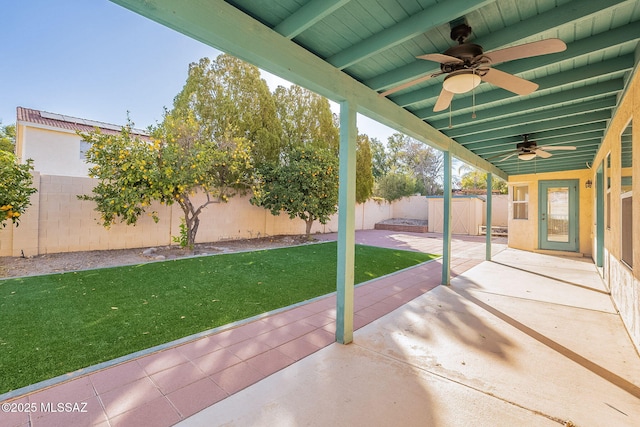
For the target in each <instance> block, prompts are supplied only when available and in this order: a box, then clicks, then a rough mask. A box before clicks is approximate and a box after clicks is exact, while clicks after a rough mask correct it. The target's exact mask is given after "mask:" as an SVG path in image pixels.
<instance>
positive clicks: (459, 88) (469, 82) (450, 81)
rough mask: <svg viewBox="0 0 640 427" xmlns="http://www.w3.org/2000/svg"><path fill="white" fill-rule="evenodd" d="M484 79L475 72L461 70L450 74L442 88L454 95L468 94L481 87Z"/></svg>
mask: <svg viewBox="0 0 640 427" xmlns="http://www.w3.org/2000/svg"><path fill="white" fill-rule="evenodd" d="M480 82H482V79H481V78H480V76H479V75H477V74H476V73H475V71H473V70H461V71H456V72H453V73H451V74H449V75H448V76H447V77H446V78H445V79H444V82H443V83H442V87H443V88H444V89H445V90H447V91H449V92H452V93H458V94H460V93H466V92H469V91H472V90H473V89H475V88H476V87H478V85H480Z"/></svg>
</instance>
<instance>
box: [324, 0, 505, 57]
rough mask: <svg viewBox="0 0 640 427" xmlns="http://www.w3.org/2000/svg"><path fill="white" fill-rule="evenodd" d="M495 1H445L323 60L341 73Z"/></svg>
mask: <svg viewBox="0 0 640 427" xmlns="http://www.w3.org/2000/svg"><path fill="white" fill-rule="evenodd" d="M494 1H495V0H473V1H472V0H447V1H446V2H441V3H436V4H435V5H433V6H431V7H428V8H426V9H424V10H423V11H421V12H419V13H416V14H414V15H412V16H410V17H408V18H407V19H404V20H403V21H401V22H398V23H397V24H396V25H393V26H391V27H388V28H385V29H384V30H382V31H381V32H379V33H376V34H374V35H372V36H371V37H368V38H366V39H364V40H362V41H360V42H358V43H356V44H354V45H352V46H350V47H349V48H347V49H344V50H343V51H341V52H339V53H337V54H335V55H333V56H331V57H329V58H327V62H328V63H329V64H331V65H333V66H335V67H336V68H339V69H344V68H347V67H349V66H351V65H353V64H355V63H356V62H358V61H362V60H363V59H366V58H369V57H371V56H373V55H375V54H376V53H379V52H381V51H383V50H387V49H391V48H393V47H394V46H397V45H399V44H400V43H403V42H405V41H407V40H410V39H412V38H414V37H416V36H419V35H421V34H423V33H424V32H425V31H427V30H429V29H430V28H432V27H438V26H440V25H444V24H447V23H448V22H450V21H453V20H454V19H457V18H459V17H461V16H464V15H467V14H468V13H470V12H473V11H474V10H476V9H479V8H481V7H483V6H486V5H487V4H490V3H493V2H494Z"/></svg>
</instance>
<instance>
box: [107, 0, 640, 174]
mask: <svg viewBox="0 0 640 427" xmlns="http://www.w3.org/2000/svg"><path fill="white" fill-rule="evenodd" d="M112 1H114V2H115V3H118V4H121V5H122V6H124V7H127V8H129V9H131V10H133V11H135V12H137V13H140V14H142V15H144V16H147V17H149V18H150V19H153V20H156V21H158V22H160V23H161V24H163V25H166V26H168V27H171V28H174V29H175V30H177V31H180V32H182V33H185V34H187V35H189V36H191V37H193V38H195V39H198V40H200V41H202V42H204V43H206V44H209V45H211V46H213V47H215V48H217V49H220V50H222V51H224V52H228V53H229V54H231V55H234V56H237V57H239V58H241V59H244V60H246V61H248V62H250V63H253V64H254V65H257V66H258V67H260V68H262V69H264V70H266V71H269V72H271V73H273V74H276V75H279V76H280V77H283V78H285V79H287V80H289V81H292V82H293V83H297V84H300V85H301V86H304V87H307V88H308V89H310V90H313V91H316V92H318V93H319V94H321V95H323V96H326V97H327V98H329V99H331V100H333V101H336V102H343V101H349V102H351V103H353V104H354V105H356V106H357V107H356V108H357V110H358V112H360V113H362V114H365V115H367V116H369V117H371V118H373V119H375V120H378V121H380V122H381V123H384V124H386V125H388V126H390V127H392V128H395V129H397V130H398V131H400V132H404V133H406V134H408V135H410V136H412V137H414V138H417V139H419V140H421V141H423V142H425V143H427V144H429V145H432V146H434V147H436V148H439V149H442V150H447V151H450V153H451V154H452V155H453V156H454V157H456V158H459V159H461V160H463V161H465V162H467V163H470V164H473V165H476V166H479V167H480V168H482V169H484V170H487V171H490V172H492V173H493V174H495V175H497V176H500V177H503V178H505V177H506V176H508V175H514V174H523V173H533V172H552V171H563V170H574V169H584V168H587V167H589V166H590V165H591V162H592V160H593V158H594V156H595V153H596V151H597V149H598V147H599V145H600V143H601V141H602V138H603V136H604V133H605V131H606V129H607V126H608V123H609V120H610V119H611V117H612V115H613V114H614V112H615V109H616V106H617V103H618V101H619V97H620V94H621V93H622V92H623V91H624V89H625V86H626V83H627V82H628V80H629V77H630V75H631V74H632V72H633V71H634V69H635V68H637V64H638V57H639V51H640V49H639V48H638V42H639V41H640V0H627V1H619V0H591V1H585V0H572V1H565V0H526V1H525V0H495V1H490V0H439V1H434V0H310V1H305V0H261V1H255V0H235V1H222V0H209V1H204V0H198V1H197V0H190V1H180V2H178V1H172V0H112ZM461 21H464V22H466V23H467V24H468V25H469V26H470V27H471V28H472V33H471V35H470V36H469V37H468V39H467V41H468V42H471V43H475V44H479V45H481V46H482V47H483V49H484V52H485V53H486V52H490V51H492V50H497V49H501V48H505V47H512V46H517V45H520V44H523V43H530V42H535V41H540V40H544V39H550V38H559V39H561V40H562V41H564V42H565V44H566V45H567V49H566V50H565V51H563V52H559V53H553V54H548V55H542V56H536V57H530V58H525V59H518V60H513V61H508V62H504V63H500V64H496V65H494V66H492V67H493V68H495V69H496V70H500V71H504V72H507V73H510V74H514V75H517V76H519V77H522V78H524V79H527V80H530V81H533V82H535V83H536V84H538V85H539V88H538V90H537V91H535V92H533V93H531V94H529V95H515V94H513V93H511V92H509V91H507V90H504V89H501V88H499V87H497V86H494V85H492V84H490V83H487V82H483V83H481V84H480V86H478V87H477V88H476V89H475V90H474V91H473V93H471V92H469V93H466V94H462V95H455V96H454V98H453V101H452V103H451V109H450V110H449V109H447V110H445V111H443V112H439V113H435V112H434V111H433V107H434V105H435V103H436V100H437V98H438V95H439V93H440V90H441V88H442V82H443V79H444V76H442V75H440V76H435V77H431V78H426V80H425V81H423V82H421V83H418V84H414V85H412V86H410V87H407V88H406V89H402V90H399V91H396V92H394V93H392V94H390V95H388V96H387V97H381V96H379V94H380V93H381V92H384V91H386V90H388V89H391V88H394V87H397V86H399V85H401V84H403V83H407V82H410V81H413V80H415V79H417V78H420V77H428V76H430V75H431V74H434V73H436V72H438V71H440V69H439V65H438V64H437V63H435V62H430V61H425V60H421V59H417V58H416V57H417V56H418V55H423V54H427V53H442V52H444V51H445V50H447V49H448V48H449V47H452V46H454V45H456V44H457V42H455V41H453V40H452V39H451V38H450V29H451V23H454V22H456V23H457V22H461ZM473 101H475V103H474V102H473ZM473 112H475V116H476V117H475V118H472V113H473ZM523 134H529V135H530V139H532V140H535V141H536V142H537V143H538V145H539V146H540V145H552V146H553V145H556V146H575V147H577V149H576V150H575V151H554V152H553V156H552V157H550V158H546V159H542V158H536V159H534V160H529V161H523V160H519V159H518V156H512V157H511V158H509V159H507V160H502V159H503V158H504V157H505V156H506V155H507V154H508V153H510V152H512V151H513V150H514V149H515V148H516V144H517V143H518V142H520V141H522V135H523Z"/></svg>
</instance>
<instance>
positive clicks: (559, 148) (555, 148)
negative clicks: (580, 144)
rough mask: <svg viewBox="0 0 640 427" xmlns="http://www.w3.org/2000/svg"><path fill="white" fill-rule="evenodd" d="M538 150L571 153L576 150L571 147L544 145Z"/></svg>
mask: <svg viewBox="0 0 640 427" xmlns="http://www.w3.org/2000/svg"><path fill="white" fill-rule="evenodd" d="M540 148H541V149H543V150H546V151H573V150H575V149H576V147H574V146H572V145H545V146H543V147H540Z"/></svg>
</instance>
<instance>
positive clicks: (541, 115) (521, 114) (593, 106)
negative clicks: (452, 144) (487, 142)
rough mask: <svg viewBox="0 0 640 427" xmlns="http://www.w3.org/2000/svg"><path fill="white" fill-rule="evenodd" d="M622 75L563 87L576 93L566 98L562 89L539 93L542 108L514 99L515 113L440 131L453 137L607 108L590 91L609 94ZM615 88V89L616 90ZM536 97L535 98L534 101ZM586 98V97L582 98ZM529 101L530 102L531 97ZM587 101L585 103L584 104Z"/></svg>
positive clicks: (620, 80)
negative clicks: (533, 108)
mask: <svg viewBox="0 0 640 427" xmlns="http://www.w3.org/2000/svg"><path fill="white" fill-rule="evenodd" d="M622 83H623V81H622V79H619V80H615V81H612V82H606V83H601V84H593V85H590V86H584V87H582V88H578V89H575V90H571V91H567V92H572V93H573V94H575V95H576V98H570V97H569V98H566V97H565V96H564V95H563V93H564V92H560V93H558V94H553V95H548V96H543V97H540V98H544V99H546V100H547V105H549V106H550V108H548V109H545V108H544V103H543V104H540V105H539V106H538V110H537V111H535V112H531V111H527V110H526V109H525V110H522V111H519V110H518V105H517V103H515V104H513V105H512V108H513V112H514V114H515V115H509V116H507V117H504V116H502V115H501V114H499V113H496V117H497V120H485V121H482V122H479V123H477V124H469V125H466V126H464V125H457V124H455V125H454V126H453V128H451V129H447V130H443V131H442V132H443V133H444V134H446V135H448V136H449V137H451V138H453V139H456V138H458V137H460V136H467V135H473V134H477V133H483V132H487V131H491V132H494V131H497V130H502V129H507V128H512V127H514V126H521V125H522V123H535V122H540V121H547V120H549V119H557V118H560V117H569V116H573V115H576V114H584V113H585V112H594V111H602V110H605V111H609V112H610V111H611V110H612V109H613V107H614V106H615V104H614V105H610V102H609V100H605V101H604V102H603V101H601V100H594V101H590V99H591V98H592V97H593V96H594V93H596V92H599V91H602V94H603V95H604V96H605V97H607V98H610V96H608V95H610V94H615V93H616V92H618V91H619V90H620V88H621V87H622ZM616 88H617V90H616ZM576 99H579V100H583V101H582V102H581V103H572V104H569V105H566V106H562V107H560V106H558V105H562V104H565V103H568V102H572V101H573V100H576ZM537 100H538V98H536V101H535V102H538V101H537ZM585 100H586V101H585ZM531 102H534V101H533V100H532V101H531ZM587 104H588V105H589V107H587V106H586V105H587ZM502 114H508V110H503V113H502Z"/></svg>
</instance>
